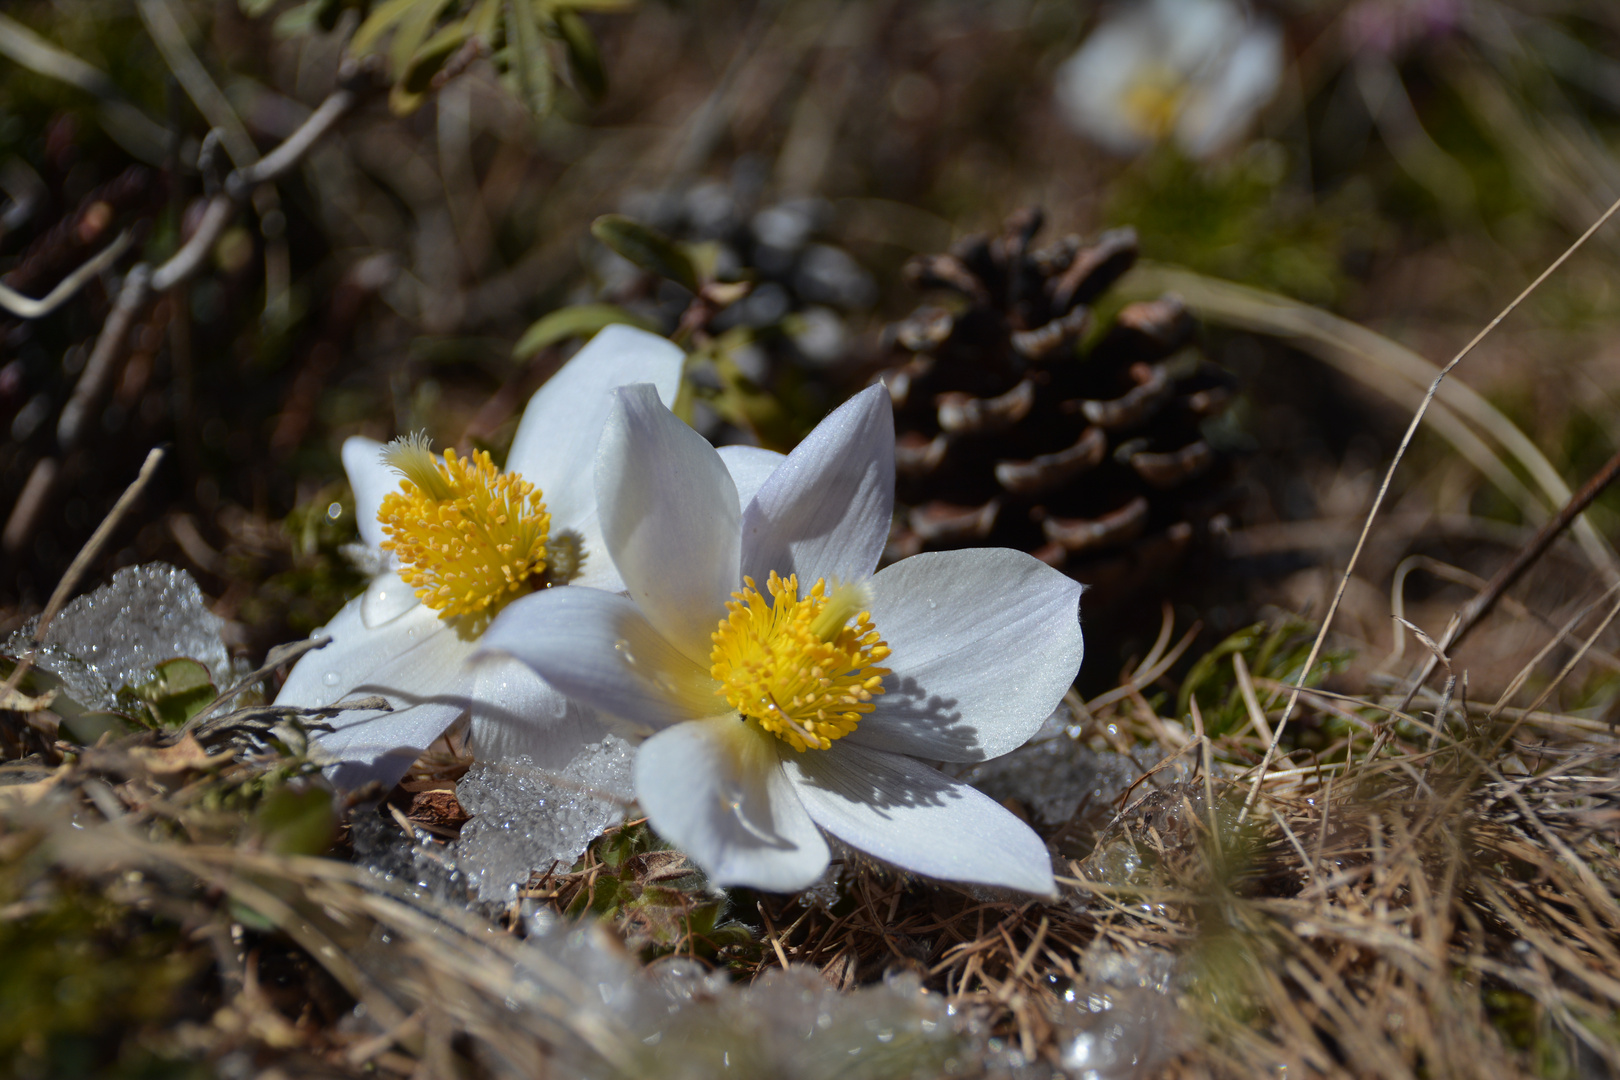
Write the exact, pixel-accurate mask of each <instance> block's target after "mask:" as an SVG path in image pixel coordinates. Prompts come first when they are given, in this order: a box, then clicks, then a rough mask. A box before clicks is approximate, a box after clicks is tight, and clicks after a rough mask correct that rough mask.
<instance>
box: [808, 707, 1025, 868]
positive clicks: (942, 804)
mask: <svg viewBox="0 0 1620 1080" xmlns="http://www.w3.org/2000/svg"><path fill="white" fill-rule="evenodd" d="M847 742H848V740H847V739H840V740H839V741H838V742H835V743H834V744H833V746H832V749H830V750H807V751H805V752H804V753H802V754H789V755H787V756H786V757H785V758H784V760H783V762H782V765H783V768H784V769H785V770H786V772H787V775H788V779H790V780H792V781H793V786H794V789H795V790H796V791H797V792H798V793H799V798H801V799H802V800H804V807H805V809H806V810H808V811H809V812H810V816H811V817H812V818H813V819H814V820H815V822H816V824H818V825H820V826H821V827H822V828H823V829H826V830H827V831H828V832H830V833H832V834H833V835H834V836H836V837H838V839H840V840H842V841H844V842H845V843H846V844H849V845H850V846H851V847H854V848H858V849H859V850H861V851H864V852H866V853H867V854H869V855H875V856H877V857H878V858H880V859H882V860H883V861H884V862H888V863H893V864H894V865H895V866H898V867H901V868H902V869H905V870H910V871H912V872H913V873H917V874H924V875H926V876H928V877H931V878H939V879H941V880H944V881H970V882H974V883H976V884H980V885H1000V886H1003V887H1005V888H1009V889H1021V890H1023V891H1024V892H1029V893H1038V894H1040V895H1044V896H1050V895H1052V894H1053V893H1055V892H1056V888H1055V886H1054V884H1053V881H1052V860H1051V856H1049V855H1048V854H1047V851H1046V845H1045V844H1044V843H1042V842H1041V838H1040V837H1038V836H1036V835H1035V833H1034V832H1033V831H1031V830H1030V827H1029V826H1028V825H1025V824H1024V823H1023V822H1022V821H1019V820H1018V819H1017V818H1016V817H1014V816H1013V815H1012V814H1010V813H1009V812H1007V811H1006V810H1004V809H1002V808H1001V807H1000V806H998V805H996V803H995V801H994V800H993V799H991V798H989V797H988V796H986V795H984V794H982V793H980V792H978V791H976V790H974V789H973V788H971V787H969V786H968V785H966V784H963V783H960V782H958V781H956V780H952V779H950V778H949V777H947V776H945V775H943V774H941V773H940V772H939V770H937V769H933V768H930V767H928V766H927V765H924V764H923V763H922V762H920V761H915V760H913V759H911V758H908V757H905V756H903V755H900V754H886V753H883V752H882V751H880V750H868V749H866V748H864V747H860V746H848V745H846V743H847Z"/></svg>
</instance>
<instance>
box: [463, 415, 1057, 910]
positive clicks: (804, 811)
mask: <svg viewBox="0 0 1620 1080" xmlns="http://www.w3.org/2000/svg"><path fill="white" fill-rule="evenodd" d="M615 396H616V398H617V404H616V405H615V408H614V411H613V413H612V415H611V416H610V417H609V419H608V422H607V425H606V427H605V428H604V429H603V433H602V447H601V450H600V452H599V454H598V458H597V475H596V484H597V499H598V500H599V503H600V506H601V515H602V533H603V540H604V542H605V544H606V545H607V550H608V553H609V554H610V555H611V556H612V558H613V562H614V564H615V565H616V566H617V567H618V569H619V573H620V574H621V575H622V576H623V578H624V582H625V585H626V587H627V589H628V593H629V595H627V596H621V595H614V594H611V593H607V592H602V591H598V590H594V589H553V590H550V591H549V592H545V593H541V594H538V595H535V596H529V597H525V598H523V599H521V600H518V601H517V602H515V603H513V604H512V605H511V606H510V607H509V608H507V609H506V611H505V612H503V613H502V614H501V616H500V617H499V618H497V619H496V620H495V623H494V624H493V625H492V626H491V627H490V629H489V632H488V633H487V634H486V635H485V637H484V648H485V649H488V650H498V651H501V652H505V653H508V654H510V655H512V656H515V657H517V658H518V659H520V660H523V661H525V662H527V663H529V664H531V665H533V666H534V668H535V669H536V670H537V671H539V672H540V674H541V675H543V676H544V677H545V678H546V679H547V680H548V681H550V682H551V683H553V684H554V685H555V686H557V688H558V689H560V690H561V691H563V692H564V693H566V694H567V695H569V696H570V697H572V698H577V699H578V700H580V701H583V702H586V703H588V704H590V705H592V706H593V707H595V708H597V709H599V710H601V711H602V712H605V713H610V714H613V715H616V716H619V717H623V718H625V719H628V720H631V721H637V722H640V723H642V724H644V725H646V726H647V727H649V728H652V729H653V730H654V731H655V734H653V735H652V737H651V738H649V739H647V741H646V742H644V743H643V744H642V745H641V747H640V749H639V750H638V752H637V755H636V760H635V766H634V780H635V789H636V798H637V799H638V800H639V801H640V803H641V806H642V809H643V810H645V811H646V813H647V815H648V817H649V818H650V819H651V822H652V825H653V827H654V828H656V829H657V830H658V831H659V832H660V833H661V834H663V835H664V836H665V837H666V838H668V839H669V840H670V841H671V842H673V843H674V844H676V845H677V846H678V847H680V848H681V850H683V851H685V852H686V853H687V855H689V856H690V857H691V858H692V859H693V860H694V861H695V862H696V863H697V864H698V865H700V866H702V867H703V868H704V869H705V870H706V871H707V872H708V873H709V875H710V877H711V878H712V879H713V880H715V881H716V882H718V883H720V884H736V885H748V886H752V887H755V888H761V889H771V890H793V889H799V888H803V887H805V886H807V885H809V884H810V883H812V882H813V881H815V880H816V878H817V877H818V876H819V875H820V874H821V873H822V871H823V870H824V869H825V868H826V866H827V863H828V858H829V855H828V849H827V844H826V841H825V840H824V839H823V837H822V835H821V830H822V829H825V830H826V831H827V832H829V833H831V834H832V835H834V836H836V837H837V838H838V839H840V840H842V841H844V842H845V843H847V844H849V845H850V846H851V847H854V848H857V849H859V850H861V851H864V852H867V853H869V854H871V855H874V856H876V857H878V858H880V859H882V860H884V861H886V862H889V863H892V864H894V865H896V866H899V867H903V868H904V869H907V870H910V871H913V872H915V873H918V874H923V875H926V876H928V877H934V878H942V879H946V880H952V881H966V882H977V883H982V884H989V885H1000V886H1006V887H1010V888H1015V889H1021V890H1024V891H1027V892H1032V893H1051V892H1052V891H1053V880H1052V870H1051V862H1050V858H1049V856H1048V854H1047V851H1046V847H1045V845H1044V844H1043V843H1042V842H1041V840H1040V838H1039V837H1037V836H1036V835H1035V834H1034V833H1033V832H1031V831H1030V829H1029V828H1028V827H1027V826H1026V825H1024V824H1023V822H1021V821H1019V820H1018V819H1017V818H1016V817H1014V816H1013V815H1012V814H1011V813H1009V812H1008V811H1006V810H1004V809H1003V808H1002V807H1001V806H999V805H997V804H996V803H995V802H994V801H993V800H991V799H989V798H988V797H986V796H984V795H982V794H980V793H979V792H978V791H976V790H974V789H973V788H971V787H969V786H968V785H966V784H963V783H959V782H957V781H955V780H953V779H950V778H949V777H947V776H945V775H943V774H942V773H940V772H939V771H938V770H937V769H935V768H933V767H932V766H930V765H928V764H925V762H930V761H945V762H971V761H981V760H984V759H986V758H992V757H996V756H998V755H1000V754H1004V753H1006V752H1008V751H1009V750H1012V749H1014V748H1015V747H1017V746H1019V745H1020V744H1022V743H1023V742H1024V741H1025V740H1027V739H1028V738H1029V736H1030V735H1031V734H1032V733H1033V732H1034V731H1035V730H1036V728H1037V727H1039V725H1040V723H1041V721H1042V720H1044V719H1045V718H1046V717H1047V716H1048V715H1049V714H1050V713H1051V711H1052V709H1053V708H1055V707H1056V705H1057V704H1058V702H1059V700H1060V699H1061V698H1062V697H1063V694H1064V692H1065V691H1067V690H1068V688H1069V685H1070V684H1071V683H1072V682H1073V680H1074V676H1075V672H1076V670H1077V669H1078V668H1079V665H1080V657H1081V654H1082V641H1081V635H1080V623H1079V599H1080V586H1079V585H1078V584H1076V583H1075V582H1074V581H1071V580H1070V579H1069V578H1067V577H1065V576H1063V575H1062V574H1060V573H1058V572H1057V571H1056V570H1053V569H1052V568H1051V567H1049V566H1046V565H1045V564H1043V563H1041V562H1040V561H1038V560H1036V559H1034V558H1032V557H1031V556H1029V555H1026V554H1024V553H1023V552H1018V551H1009V550H1005V549H980V550H975V551H953V552H945V553H938V554H924V555H917V556H914V557H912V558H909V559H906V560H904V561H902V562H899V563H896V564H895V565H893V566H890V567H887V568H886V569H884V570H882V571H880V572H878V573H877V574H875V575H874V574H873V570H874V568H875V567H876V566H877V562H878V557H879V555H880V554H881V553H882V551H883V546H884V542H885V540H886V538H887V536H888V532H889V524H890V519H891V515H892V510H893V504H894V420H893V416H892V413H891V408H890V404H889V395H888V392H887V391H886V390H884V388H883V387H881V386H877V387H872V388H870V389H868V390H866V391H863V392H862V393H861V394H859V395H857V396H856V397H855V398H854V399H853V400H851V401H849V402H848V403H846V404H845V405H843V406H842V407H841V408H839V409H838V410H837V411H835V412H834V413H833V414H832V415H831V416H829V417H828V418H827V419H826V420H824V421H822V423H821V424H820V425H819V426H817V428H816V429H815V431H813V432H811V433H810V435H809V436H808V437H807V438H806V439H805V440H804V442H803V443H801V444H800V445H799V447H798V448H797V449H796V450H794V451H793V453H792V454H790V455H788V456H787V457H786V458H783V457H782V456H781V455H777V454H772V453H770V452H768V451H764V450H758V449H751V448H735V447H727V448H724V449H722V450H720V451H718V452H717V451H715V450H714V449H712V448H711V447H710V446H709V444H708V443H707V442H706V441H704V439H703V438H702V437H701V436H699V435H698V434H697V433H696V432H694V431H692V429H690V428H689V427H687V426H686V425H685V424H683V423H681V422H680V421H679V420H677V419H676V418H675V417H674V416H672V415H671V414H670V412H669V410H668V409H666V408H664V407H663V406H662V405H661V404H659V402H658V398H657V396H656V395H655V394H654V393H653V391H652V389H651V388H650V387H641V386H632V387H626V388H625V389H623V390H620V391H618V392H617V393H616V395H615ZM784 579H785V580H784ZM818 826H819V828H818Z"/></svg>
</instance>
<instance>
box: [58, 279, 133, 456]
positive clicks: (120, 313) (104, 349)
mask: <svg viewBox="0 0 1620 1080" xmlns="http://www.w3.org/2000/svg"><path fill="white" fill-rule="evenodd" d="M151 281H152V271H151V268H150V267H148V266H147V265H146V264H145V263H136V264H135V265H134V266H132V267H131V268H130V271H129V273H128V274H126V275H124V284H123V286H122V287H121V288H119V290H118V299H117V300H115V301H114V302H113V309H112V311H111V313H109V314H108V316H107V321H106V322H105V323H103V324H102V327H101V333H100V335H99V336H97V338H96V346H95V348H94V349H92V350H90V359H89V360H88V361H86V362H85V365H84V371H83V372H81V373H80V375H79V381H78V382H77V383H75V384H74V386H73V396H72V397H70V398H68V403H67V404H66V405H64V406H62V415H61V416H60V417H58V418H57V421H56V441H57V443H58V444H60V445H61V447H62V449H64V450H71V449H72V448H73V447H74V446H75V445H77V444H78V441H79V438H80V437H81V436H82V435H83V434H84V430H85V425H86V422H87V421H88V420H89V418H90V415H91V413H92V412H94V411H95V408H96V406H97V405H98V404H99V403H100V402H101V398H102V395H103V394H105V393H106V391H107V388H108V387H109V386H111V385H112V381H113V376H114V375H115V374H117V372H118V362H119V360H120V359H121V358H122V356H123V352H124V345H125V344H126V343H127V342H128V340H129V330H130V327H131V326H133V325H134V323H135V319H136V317H137V316H138V315H140V313H141V311H142V309H144V308H145V307H146V301H147V300H148V299H149V298H150V297H151V295H152V289H151Z"/></svg>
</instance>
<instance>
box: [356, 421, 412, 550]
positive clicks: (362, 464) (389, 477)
mask: <svg viewBox="0 0 1620 1080" xmlns="http://www.w3.org/2000/svg"><path fill="white" fill-rule="evenodd" d="M382 449H383V444H382V443H380V442H378V441H377V440H376V439H368V438H365V437H364V436H362V435H354V436H351V437H350V438H347V439H345V440H343V471H344V472H346V473H348V474H349V486H350V487H351V488H353V489H354V516H355V523H356V524H357V525H358V526H359V527H360V539H361V540H364V541H365V543H366V546H367V547H370V548H379V549H380V548H381V547H382V542H383V541H384V540H386V539H387V537H386V536H384V535H383V528H382V522H380V521H378V520H377V511H378V510H380V509H381V508H382V501H383V496H385V495H387V494H388V493H389V492H391V491H398V490H399V480H400V477H399V473H397V472H395V471H394V470H393V469H391V468H389V467H388V466H387V465H385V464H383V459H382Z"/></svg>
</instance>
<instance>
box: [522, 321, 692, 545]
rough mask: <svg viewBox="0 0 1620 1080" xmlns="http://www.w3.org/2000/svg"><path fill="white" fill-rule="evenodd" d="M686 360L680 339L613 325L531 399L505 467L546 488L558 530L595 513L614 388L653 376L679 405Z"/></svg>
mask: <svg viewBox="0 0 1620 1080" xmlns="http://www.w3.org/2000/svg"><path fill="white" fill-rule="evenodd" d="M684 362H685V355H684V354H683V353H682V352H681V349H680V346H678V345H675V344H673V343H672V342H669V341H667V340H665V339H664V338H661V337H658V336H657V335H656V334H649V333H647V332H646V331H645V330H637V329H635V328H634V327H631V326H609V327H607V328H605V329H603V330H602V332H601V333H599V334H597V335H596V336H595V337H594V338H592V339H591V341H590V343H589V344H588V345H586V346H585V347H584V348H583V349H581V350H579V352H577V353H576V354H574V357H573V359H571V360H569V361H568V363H566V364H564V365H563V366H562V368H561V369H560V370H559V371H558V372H557V373H556V374H555V375H553V376H552V377H551V378H549V379H547V380H546V382H545V384H544V385H543V386H541V387H540V389H539V390H537V391H536V392H535V395H534V397H532V398H530V399H529V405H528V408H526V409H525V410H524V411H523V419H522V420H521V421H520V422H519V423H518V429H517V434H516V435H515V436H514V437H513V439H512V449H511V451H510V452H509V453H508V454H507V456H506V469H507V471H508V472H517V473H522V474H523V478H524V479H525V480H528V481H529V482H530V483H532V484H534V485H535V486H536V487H538V488H539V489H540V493H541V496H542V498H544V499H545V502H546V508H547V509H548V510H550V511H551V527H552V528H553V529H579V528H581V526H582V523H583V522H584V521H585V520H586V519H587V518H589V517H593V516H594V514H595V508H596V487H595V483H596V480H595V462H596V447H597V443H598V442H599V441H600V440H601V437H602V425H603V423H604V422H606V420H607V417H608V412H609V410H610V409H611V407H612V404H613V391H614V390H615V389H617V388H618V387H621V386H628V385H631V384H632V383H651V384H652V385H653V386H655V387H656V388H657V392H658V396H659V398H661V399H662V400H663V401H664V402H665V403H667V404H672V403H673V402H674V401H675V391H676V390H677V389H678V388H679V386H680V382H681V365H682V364H683V363H684ZM596 553H597V554H599V553H600V552H599V551H598V552H596ZM587 565H589V563H587Z"/></svg>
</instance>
